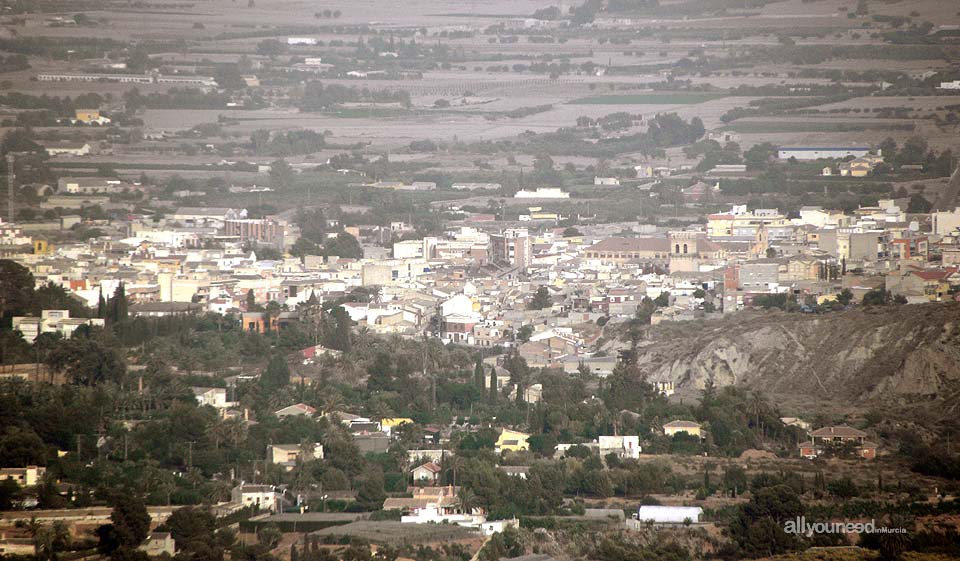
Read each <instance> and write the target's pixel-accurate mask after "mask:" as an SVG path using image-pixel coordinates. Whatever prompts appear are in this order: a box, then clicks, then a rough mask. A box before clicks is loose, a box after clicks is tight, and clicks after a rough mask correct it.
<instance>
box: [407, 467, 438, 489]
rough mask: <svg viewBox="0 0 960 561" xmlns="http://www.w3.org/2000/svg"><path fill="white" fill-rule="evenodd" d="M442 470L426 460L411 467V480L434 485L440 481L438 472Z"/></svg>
mask: <svg viewBox="0 0 960 561" xmlns="http://www.w3.org/2000/svg"><path fill="white" fill-rule="evenodd" d="M442 471H443V468H441V467H440V466H438V465H437V464H435V463H433V462H427V463H425V464H423V465H420V466H417V467H415V468H413V471H412V472H411V473H412V474H413V482H414V483H415V484H416V483H426V484H428V485H436V484H437V483H439V482H440V473H441V472H442Z"/></svg>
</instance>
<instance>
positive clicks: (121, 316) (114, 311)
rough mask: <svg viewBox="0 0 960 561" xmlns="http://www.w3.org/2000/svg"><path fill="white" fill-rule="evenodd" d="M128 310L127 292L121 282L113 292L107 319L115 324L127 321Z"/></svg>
mask: <svg viewBox="0 0 960 561" xmlns="http://www.w3.org/2000/svg"><path fill="white" fill-rule="evenodd" d="M127 308H128V304H127V292H126V288H124V286H123V283H122V282H121V283H120V284H119V285H117V288H116V290H114V291H113V297H112V298H110V301H109V302H107V310H108V313H107V319H108V320H109V321H110V322H111V323H114V324H115V323H119V322H121V321H123V320H125V319H127V317H128V315H129V313H128V311H127Z"/></svg>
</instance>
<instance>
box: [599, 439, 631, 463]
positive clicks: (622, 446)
mask: <svg viewBox="0 0 960 561" xmlns="http://www.w3.org/2000/svg"><path fill="white" fill-rule="evenodd" d="M597 445H598V448H599V452H600V456H601V457H604V458H605V457H607V455H609V454H615V455H616V456H617V457H618V458H620V459H626V458H632V459H634V460H635V459H637V458H639V457H640V437H639V436H629V435H623V436H599V437H597Z"/></svg>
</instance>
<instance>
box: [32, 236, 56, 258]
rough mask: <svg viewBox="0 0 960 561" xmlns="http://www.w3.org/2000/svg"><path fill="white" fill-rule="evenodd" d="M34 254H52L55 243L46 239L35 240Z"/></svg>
mask: <svg viewBox="0 0 960 561" xmlns="http://www.w3.org/2000/svg"><path fill="white" fill-rule="evenodd" d="M33 254H34V255H52V254H53V244H52V243H50V242H49V241H48V240H45V239H36V238H34V240H33Z"/></svg>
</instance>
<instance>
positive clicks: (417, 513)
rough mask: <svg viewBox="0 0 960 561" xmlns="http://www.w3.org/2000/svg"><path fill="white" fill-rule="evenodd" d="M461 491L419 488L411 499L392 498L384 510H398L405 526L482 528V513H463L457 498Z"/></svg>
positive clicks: (477, 511) (385, 503)
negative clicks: (452, 525)
mask: <svg viewBox="0 0 960 561" xmlns="http://www.w3.org/2000/svg"><path fill="white" fill-rule="evenodd" d="M459 490H460V489H459V487H453V486H447V487H418V488H416V489H414V492H413V497H412V498H393V497H390V498H388V499H387V500H386V501H384V503H383V510H399V511H400V522H401V523H404V524H428V523H434V524H444V523H446V524H458V525H461V526H469V527H474V528H479V527H480V525H481V524H483V523H484V522H486V518H485V517H484V516H483V514H482V511H480V510H479V509H473V510H472V511H471V512H463V509H462V508H461V505H460V499H459V498H458V493H459Z"/></svg>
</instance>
